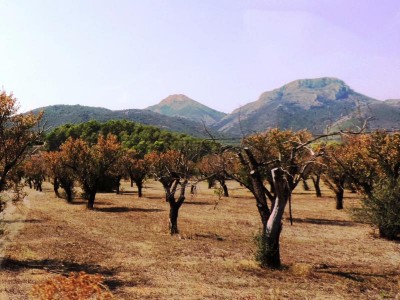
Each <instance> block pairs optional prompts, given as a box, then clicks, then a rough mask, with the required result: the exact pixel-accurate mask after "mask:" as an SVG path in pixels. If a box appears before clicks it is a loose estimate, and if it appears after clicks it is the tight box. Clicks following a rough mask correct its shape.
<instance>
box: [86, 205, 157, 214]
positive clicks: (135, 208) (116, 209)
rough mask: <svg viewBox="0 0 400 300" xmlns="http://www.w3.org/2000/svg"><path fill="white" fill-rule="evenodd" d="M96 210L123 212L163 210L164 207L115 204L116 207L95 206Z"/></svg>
mask: <svg viewBox="0 0 400 300" xmlns="http://www.w3.org/2000/svg"><path fill="white" fill-rule="evenodd" d="M94 210H95V211H100V212H111V213H123V212H131V211H136V212H161V211H164V210H163V209H158V208H137V207H124V206H114V207H97V208H94Z"/></svg>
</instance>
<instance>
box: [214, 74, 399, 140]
mask: <svg viewBox="0 0 400 300" xmlns="http://www.w3.org/2000/svg"><path fill="white" fill-rule="evenodd" d="M396 103H397V102H396ZM360 106H362V107H365V108H367V107H370V108H373V110H372V113H375V114H376V113H378V112H380V111H381V110H382V108H383V110H386V108H387V107H389V106H390V107H393V105H392V104H391V103H385V102H382V101H378V100H375V99H372V98H370V97H367V96H365V95H362V94H359V93H357V92H355V91H353V90H352V89H351V88H350V87H349V86H348V85H347V84H345V83H344V82H343V81H342V80H339V79H336V78H330V77H324V78H317V79H301V80H296V81H293V82H290V83H289V84H286V85H284V86H282V87H281V88H278V89H275V90H273V91H269V92H265V93H263V94H261V96H260V97H259V99H258V100H256V101H254V102H250V103H248V104H246V105H244V106H242V107H241V108H238V109H236V110H235V111H233V112H232V113H231V114H229V115H227V116H225V117H224V118H223V119H222V120H221V121H219V122H218V123H216V124H214V125H213V126H212V128H213V129H215V130H218V131H220V132H223V133H225V134H228V135H242V134H249V133H253V132H259V131H264V130H266V129H268V128H272V127H279V128H281V129H293V130H300V129H304V128H306V129H308V130H310V131H312V132H314V133H322V132H326V130H327V128H329V127H330V126H333V125H336V126H339V123H338V122H339V120H345V119H346V117H347V118H348V119H349V118H350V116H351V115H352V114H354V113H355V111H357V108H358V107H360ZM395 115H396V114H395ZM350 119H351V118H350ZM394 121H396V122H397V123H398V122H399V121H400V118H399V117H398V116H393V118H391V121H390V122H394ZM381 123H382V122H381ZM386 123H387V122H385V123H384V124H385V126H386V125H388V124H386ZM341 124H344V123H343V122H342V123H341ZM382 124H383V123H382ZM378 125H380V123H379V122H378V123H377V124H376V126H378Z"/></svg>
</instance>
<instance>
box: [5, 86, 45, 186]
mask: <svg viewBox="0 0 400 300" xmlns="http://www.w3.org/2000/svg"><path fill="white" fill-rule="evenodd" d="M18 109H19V107H18V103H17V99H16V98H15V97H14V96H13V94H7V93H6V92H5V91H1V92H0V145H1V147H0V191H2V190H4V189H5V188H6V184H7V180H8V174H9V172H10V171H11V170H12V169H13V168H14V167H15V166H17V165H19V164H20V163H21V162H22V161H23V160H24V159H25V157H26V156H27V155H30V154H31V153H33V152H34V151H35V150H36V148H35V145H38V144H39V143H41V141H42V132H43V130H42V129H41V128H38V127H37V128H36V129H35V127H36V126H37V125H38V123H39V121H40V119H41V117H42V114H39V115H38V116H35V115H33V114H20V113H18Z"/></svg>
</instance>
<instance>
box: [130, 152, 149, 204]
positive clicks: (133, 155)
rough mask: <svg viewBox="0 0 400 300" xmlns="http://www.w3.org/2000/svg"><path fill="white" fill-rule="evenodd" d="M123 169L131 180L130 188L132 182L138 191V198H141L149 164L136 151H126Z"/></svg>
mask: <svg viewBox="0 0 400 300" xmlns="http://www.w3.org/2000/svg"><path fill="white" fill-rule="evenodd" d="M124 167H125V169H126V173H127V174H128V176H129V178H130V180H131V186H132V183H133V182H134V183H135V184H136V187H137V189H138V197H139V198H140V197H142V196H143V184H144V181H145V180H146V177H147V175H148V173H149V168H150V165H149V162H148V161H147V159H146V157H143V156H142V155H140V153H138V152H137V151H136V150H128V151H127V153H126V156H125V163H124Z"/></svg>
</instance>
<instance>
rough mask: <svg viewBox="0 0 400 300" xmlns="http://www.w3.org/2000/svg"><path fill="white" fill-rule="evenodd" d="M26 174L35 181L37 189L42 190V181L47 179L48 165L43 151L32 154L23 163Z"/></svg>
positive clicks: (30, 179) (31, 180) (34, 184)
mask: <svg viewBox="0 0 400 300" xmlns="http://www.w3.org/2000/svg"><path fill="white" fill-rule="evenodd" d="M23 172H24V176H25V177H26V178H27V179H28V180H29V181H30V182H32V183H33V187H34V189H35V190H37V191H40V192H41V191H42V183H43V181H44V180H45V179H46V165H45V160H44V157H43V154H42V153H38V154H35V155H32V156H31V157H30V158H29V159H27V160H26V161H25V162H24V164H23Z"/></svg>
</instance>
